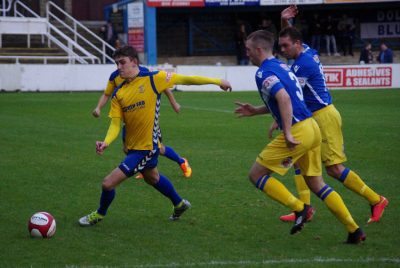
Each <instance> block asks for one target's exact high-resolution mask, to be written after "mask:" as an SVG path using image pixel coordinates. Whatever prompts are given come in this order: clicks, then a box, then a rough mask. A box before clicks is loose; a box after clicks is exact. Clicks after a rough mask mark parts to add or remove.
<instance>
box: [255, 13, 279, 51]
mask: <svg viewBox="0 0 400 268" xmlns="http://www.w3.org/2000/svg"><path fill="white" fill-rule="evenodd" d="M259 28H260V30H264V31H268V32H270V33H272V34H273V35H274V40H275V43H274V47H273V54H274V56H275V57H277V58H278V57H279V55H278V51H279V47H278V41H277V40H278V30H277V28H276V26H275V24H274V23H273V22H272V20H271V19H270V18H263V19H262V20H261V25H260V27H259Z"/></svg>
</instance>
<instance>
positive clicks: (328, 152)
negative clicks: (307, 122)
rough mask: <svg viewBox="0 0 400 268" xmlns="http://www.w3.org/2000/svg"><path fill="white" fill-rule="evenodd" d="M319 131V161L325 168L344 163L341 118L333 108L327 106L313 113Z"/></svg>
mask: <svg viewBox="0 0 400 268" xmlns="http://www.w3.org/2000/svg"><path fill="white" fill-rule="evenodd" d="M313 118H314V119H315V121H317V123H318V126H319V128H320V130H321V137H322V144H321V159H322V163H323V164H324V165H325V166H327V167H328V166H332V165H335V164H340V163H344V162H346V160H347V158H346V155H345V153H344V142H343V134H342V118H341V116H340V113H339V112H338V110H336V108H335V106H333V105H332V104H331V105H328V106H326V107H325V108H322V109H321V110H318V111H316V112H314V113H313Z"/></svg>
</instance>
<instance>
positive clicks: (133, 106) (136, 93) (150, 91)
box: [79, 46, 231, 226]
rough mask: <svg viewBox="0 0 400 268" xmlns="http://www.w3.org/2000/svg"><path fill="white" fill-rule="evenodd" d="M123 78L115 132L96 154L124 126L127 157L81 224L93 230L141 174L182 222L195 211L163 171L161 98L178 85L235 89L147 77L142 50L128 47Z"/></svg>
mask: <svg viewBox="0 0 400 268" xmlns="http://www.w3.org/2000/svg"><path fill="white" fill-rule="evenodd" d="M114 59H115V62H116V64H117V67H118V70H119V72H120V76H121V77H122V78H123V79H125V81H124V82H123V83H122V84H121V85H119V86H118V87H117V88H116V89H115V90H114V92H113V95H112V101H111V109H110V113H109V117H110V118H111V123H110V127H109V129H108V132H107V135H106V137H105V139H104V140H103V141H97V142H96V152H97V153H98V154H100V155H101V154H103V152H104V150H105V149H106V148H107V147H108V146H109V145H110V144H111V143H112V142H113V141H114V140H115V139H116V138H117V136H118V134H119V131H120V128H121V121H123V122H124V123H125V128H126V137H125V138H126V140H125V145H126V147H127V149H128V153H127V156H126V157H125V159H124V160H123V161H122V162H121V164H120V165H119V166H118V167H117V168H115V169H114V170H113V171H111V172H110V173H109V174H108V175H107V176H106V177H105V178H104V180H103V182H102V193H101V197H100V206H99V208H98V209H97V210H95V211H94V212H92V213H90V214H88V215H86V216H84V217H82V218H80V219H79V224H80V225H81V226H92V225H94V224H96V223H98V222H99V221H101V220H102V219H103V218H104V216H105V215H106V213H107V210H108V208H109V206H110V205H111V203H112V201H113V199H114V197H115V188H116V187H117V186H118V185H119V184H120V183H122V182H123V181H125V180H126V179H127V178H129V177H131V176H133V175H134V174H135V173H137V172H139V171H140V172H141V173H142V174H143V176H144V180H145V181H146V183H148V184H150V185H151V186H153V187H154V188H155V189H156V190H157V191H159V192H160V193H162V194H163V195H164V196H166V197H167V198H169V199H170V200H171V202H172V204H173V205H174V210H173V213H172V215H171V216H170V220H178V219H179V218H180V216H181V215H182V214H183V213H184V212H185V211H186V210H187V209H189V208H190V207H191V204H190V203H189V201H187V200H185V199H182V198H181V197H180V195H179V194H178V193H177V192H176V190H175V188H174V186H173V185H172V183H171V182H170V181H169V179H168V178H167V177H165V176H163V175H162V174H160V173H159V172H158V169H157V162H158V155H159V146H160V144H159V138H158V133H159V131H158V130H159V118H158V117H159V110H160V96H161V93H162V92H164V91H165V90H166V89H168V88H171V87H172V86H174V85H204V84H214V85H218V86H220V87H221V89H223V90H225V91H230V90H231V85H230V83H229V82H228V81H226V80H223V79H217V78H208V77H201V76H185V75H179V74H176V73H167V72H165V71H156V72H146V71H141V70H140V69H139V63H138V60H137V59H138V57H137V51H136V50H135V49H134V48H133V47H131V46H125V47H122V48H119V49H117V50H116V51H115V52H114Z"/></svg>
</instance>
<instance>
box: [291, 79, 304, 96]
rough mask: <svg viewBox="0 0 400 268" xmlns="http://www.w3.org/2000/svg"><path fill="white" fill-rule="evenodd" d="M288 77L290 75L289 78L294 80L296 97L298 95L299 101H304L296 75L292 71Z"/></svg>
mask: <svg viewBox="0 0 400 268" xmlns="http://www.w3.org/2000/svg"><path fill="white" fill-rule="evenodd" d="M289 77H290V79H292V80H293V81H295V82H296V87H297V90H296V95H297V97H298V98H299V99H300V100H301V101H304V97H303V89H302V88H301V85H300V82H299V80H298V79H297V77H296V75H295V74H294V73H292V72H289Z"/></svg>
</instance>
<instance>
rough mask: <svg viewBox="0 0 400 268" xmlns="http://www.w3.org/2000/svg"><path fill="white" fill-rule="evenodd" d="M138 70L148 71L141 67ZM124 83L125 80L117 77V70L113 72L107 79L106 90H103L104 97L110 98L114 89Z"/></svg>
mask: <svg viewBox="0 0 400 268" xmlns="http://www.w3.org/2000/svg"><path fill="white" fill-rule="evenodd" d="M139 70H143V71H148V70H149V69H147V68H146V67H143V66H139ZM124 81H125V79H123V78H122V77H121V76H120V75H119V70H115V71H114V72H112V73H111V75H110V77H109V78H108V82H107V86H106V89H105V90H104V95H106V96H111V95H112V94H113V92H114V89H115V88H116V87H117V86H119V85H121V84H122V82H124Z"/></svg>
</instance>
